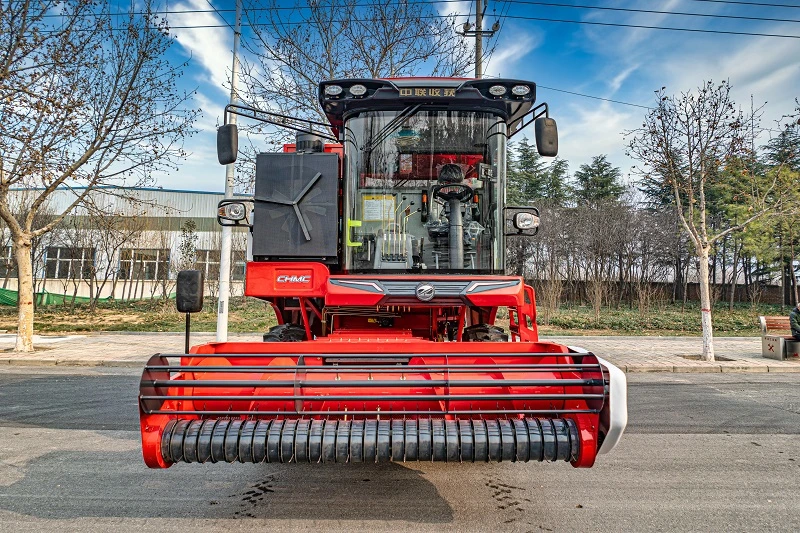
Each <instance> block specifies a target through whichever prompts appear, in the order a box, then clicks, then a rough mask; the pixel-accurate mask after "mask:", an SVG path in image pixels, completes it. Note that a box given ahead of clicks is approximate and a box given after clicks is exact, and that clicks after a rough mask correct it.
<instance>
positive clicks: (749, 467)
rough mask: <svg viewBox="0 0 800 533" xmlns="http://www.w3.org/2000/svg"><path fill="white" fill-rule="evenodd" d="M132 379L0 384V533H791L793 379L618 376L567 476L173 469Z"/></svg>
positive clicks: (524, 471)
mask: <svg viewBox="0 0 800 533" xmlns="http://www.w3.org/2000/svg"><path fill="white" fill-rule="evenodd" d="M138 377H139V376H138V373H137V372H135V371H131V370H127V369H103V370H98V369H80V368H70V369H56V368H48V369H41V370H39V369H35V368H32V367H28V368H25V367H21V368H8V369H3V370H2V371H0V531H3V532H5V531H14V532H16V531H43V530H50V531H81V532H92V531H108V530H114V531H137V532H138V531H173V530H174V531H194V530H197V531H201V530H202V531H204V532H205V531H216V530H220V531H222V530H226V531H239V530H242V531H244V530H248V531H252V530H255V529H259V530H264V531H267V530H271V529H275V530H280V531H288V530H313V531H322V530H324V531H352V530H370V531H385V530H390V531H403V530H410V531H444V530H456V531H798V530H800V446H798V442H800V440H798V434H800V374H686V375H682V374H633V375H629V376H628V378H629V385H630V388H629V407H630V424H629V429H628V431H627V433H626V434H625V436H624V437H623V440H622V442H621V443H620V445H619V446H618V447H617V449H615V450H614V451H613V452H612V454H610V455H607V456H601V457H600V458H599V459H598V462H597V464H596V466H595V467H594V468H592V469H573V468H572V467H570V466H569V465H568V464H561V463H559V464H499V465H498V464H461V465H459V464H456V465H454V464H441V463H436V464H430V463H426V464H420V463H415V464H407V465H395V464H390V465H379V466H375V465H371V466H369V465H319V466H310V465H284V466H272V465H257V466H254V465H241V464H233V465H228V464H217V465H212V464H206V465H183V464H181V465H177V466H174V467H172V468H170V469H168V470H162V471H158V470H148V469H147V468H146V467H145V466H144V464H143V463H142V460H141V455H140V451H139V435H138V413H137V406H136V394H137V383H138Z"/></svg>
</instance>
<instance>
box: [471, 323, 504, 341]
mask: <svg viewBox="0 0 800 533" xmlns="http://www.w3.org/2000/svg"><path fill="white" fill-rule="evenodd" d="M461 338H463V339H464V340H465V341H466V342H508V333H506V332H505V330H503V328H501V327H500V326H490V325H489V324H476V325H474V326H470V327H468V328H464V333H463V335H462V336H461Z"/></svg>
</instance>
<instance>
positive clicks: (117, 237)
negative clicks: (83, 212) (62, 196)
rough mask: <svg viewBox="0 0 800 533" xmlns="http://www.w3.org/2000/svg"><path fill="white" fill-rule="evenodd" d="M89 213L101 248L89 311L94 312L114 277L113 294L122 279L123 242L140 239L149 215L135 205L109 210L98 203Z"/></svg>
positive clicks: (97, 247)
mask: <svg viewBox="0 0 800 533" xmlns="http://www.w3.org/2000/svg"><path fill="white" fill-rule="evenodd" d="M140 215H141V213H140ZM88 216H89V218H90V220H91V227H92V228H93V233H94V234H95V235H96V238H95V246H96V251H97V255H96V260H95V263H94V265H93V270H92V282H91V283H92V286H91V288H90V291H89V292H90V297H91V304H90V306H89V311H90V312H92V313H93V312H94V311H95V309H96V308H97V303H98V301H99V300H100V295H101V294H102V293H103V289H104V288H105V286H106V284H107V283H108V282H109V281H111V294H112V295H113V294H114V292H115V289H116V285H117V280H118V279H119V277H118V276H117V263H116V261H115V259H116V257H117V254H118V253H119V251H120V250H121V249H122V247H123V246H125V245H130V244H131V243H133V242H136V240H138V238H139V235H141V232H142V230H143V229H144V225H145V222H144V221H145V219H144V217H143V216H137V212H136V210H135V208H134V207H131V208H129V209H128V210H125V209H123V210H118V211H116V212H109V211H107V210H105V209H103V208H102V207H100V206H97V205H93V206H92V207H91V208H90V209H89V210H88Z"/></svg>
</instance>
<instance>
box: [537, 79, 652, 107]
mask: <svg viewBox="0 0 800 533" xmlns="http://www.w3.org/2000/svg"><path fill="white" fill-rule="evenodd" d="M536 88H537V89H547V90H549V91H556V92H559V93H567V94H572V95H574V96H582V97H583V98H591V99H593V100H602V101H604V102H611V103H613V104H622V105H629V106H631V107H640V108H642V109H652V108H650V107H647V106H646V105H641V104H633V103H631V102H623V101H622V100H614V99H612V98H603V97H602V96H592V95H591V94H583V93H577V92H575V91H567V90H565V89H556V88H555V87H548V86H546V85H540V84H538V83H537V84H536Z"/></svg>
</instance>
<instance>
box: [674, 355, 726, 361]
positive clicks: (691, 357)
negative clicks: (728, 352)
mask: <svg viewBox="0 0 800 533" xmlns="http://www.w3.org/2000/svg"><path fill="white" fill-rule="evenodd" d="M678 357H682V358H684V359H688V360H689V361H700V360H701V359H700V356H699V355H697V354H687V355H678ZM714 360H715V361H738V359H731V358H730V357H723V356H722V355H715V356H714Z"/></svg>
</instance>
